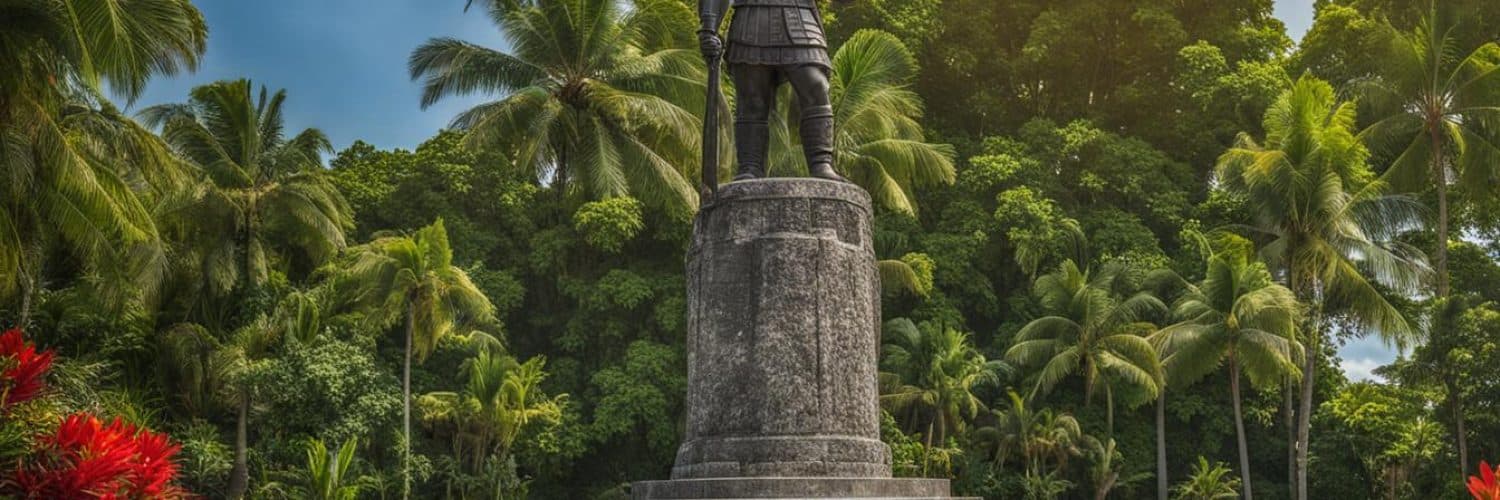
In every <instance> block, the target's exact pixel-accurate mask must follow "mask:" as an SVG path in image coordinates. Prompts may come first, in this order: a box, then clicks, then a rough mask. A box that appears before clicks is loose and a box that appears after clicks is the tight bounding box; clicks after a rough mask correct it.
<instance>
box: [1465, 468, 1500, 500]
mask: <svg viewBox="0 0 1500 500" xmlns="http://www.w3.org/2000/svg"><path fill="white" fill-rule="evenodd" d="M1497 473H1500V467H1495V468H1493V469H1492V468H1490V463H1489V462H1486V461H1480V462H1479V475H1478V476H1469V493H1472V494H1473V495H1474V500H1500V484H1496V483H1495V474H1497Z"/></svg>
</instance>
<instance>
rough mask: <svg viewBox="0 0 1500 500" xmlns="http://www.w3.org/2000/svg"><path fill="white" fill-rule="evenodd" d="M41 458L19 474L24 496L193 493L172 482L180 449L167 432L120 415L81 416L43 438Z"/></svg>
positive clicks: (170, 496)
mask: <svg viewBox="0 0 1500 500" xmlns="http://www.w3.org/2000/svg"><path fill="white" fill-rule="evenodd" d="M40 441H41V448H42V449H41V451H40V453H39V454H38V455H39V458H38V460H36V461H34V462H33V463H31V464H29V465H23V466H21V467H20V468H19V469H18V470H16V473H15V480H14V484H15V485H16V487H17V488H18V489H19V491H17V492H16V493H19V494H20V495H21V496H22V497H23V498H56V499H64V500H71V499H89V500H94V499H100V500H102V499H127V498H128V499H174V498H184V497H187V496H188V495H187V493H186V492H185V491H183V490H182V489H181V488H178V487H177V486H175V485H173V484H172V481H173V480H174V479H176V476H177V465H176V464H175V463H173V462H172V458H173V456H174V455H176V454H177V451H178V450H179V449H180V447H178V446H177V445H174V444H172V443H171V441H170V440H169V439H168V438H167V436H166V435H164V434H157V433H153V432H151V431H149V430H145V429H139V428H137V427H135V426H134V425H131V424H128V423H125V422H123V421H121V420H120V419H118V418H116V419H114V420H112V421H110V422H109V423H108V424H105V423H103V422H100V421H99V419H98V418H95V417H94V416H93V415H87V414H75V415H72V416H69V417H68V418H66V419H64V420H63V422H62V424H61V425H59V426H58V428H57V431H56V432H54V433H52V434H50V435H47V436H43V437H42V438H41V440H40Z"/></svg>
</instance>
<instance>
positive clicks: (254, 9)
mask: <svg viewBox="0 0 1500 500" xmlns="http://www.w3.org/2000/svg"><path fill="white" fill-rule="evenodd" d="M195 3H196V4H197V5H198V8H199V9H201V10H202V11H203V15H204V16H205V17H206V18H207V20H208V28H209V37H208V52H207V54H206V55H205V56H204V60H203V65H202V66H201V67H200V68H199V70H198V72H197V73H194V74H191V75H181V76H178V77H176V78H159V79H156V80H153V81H152V82H151V85H150V86H148V87H147V89H146V93H145V94H144V95H143V96H142V97H141V98H140V99H139V100H137V102H136V103H135V105H134V106H133V108H132V109H133V110H136V109H140V108H142V107H144V106H148V105H151V104H157V103H162V102H182V101H185V100H186V99H187V94H188V91H189V90H190V89H192V88H193V86H196V85H200V84H203V83H208V82H212V81H216V80H222V79H227V78H240V77H248V78H250V79H252V80H254V81H255V83H256V85H260V84H265V85H267V86H269V87H271V88H273V89H275V88H285V89H286V90H287V102H286V106H285V111H286V114H287V126H288V128H290V129H292V130H300V129H302V128H306V127H318V128H321V129H323V131H324V132H326V133H328V135H329V138H330V139H332V141H333V145H334V147H335V148H339V149H342V148H344V147H346V146H348V145H349V144H350V143H352V142H354V140H355V139H363V140H364V141H366V142H369V143H372V144H375V145H376V146H380V147H387V148H388V147H405V148H412V147H415V146H416V145H417V144H419V143H421V142H422V140H424V139H426V138H428V137H431V136H432V135H433V133H435V132H436V131H437V130H438V129H439V128H442V127H443V126H444V125H446V124H447V123H448V120H449V119H451V118H452V117H453V116H454V115H456V114H458V112H459V111H461V110H463V109H466V108H467V107H469V106H472V105H473V104H475V103H478V102H480V101H481V100H482V99H481V98H470V99H451V100H445V101H443V102H441V103H438V104H437V105H435V106H433V107H431V108H428V109H427V110H426V111H423V110H422V109H421V106H420V105H419V98H420V95H421V90H420V88H419V86H418V85H417V83H415V82H412V81H411V80H410V79H409V78H408V77H407V71H406V57H407V55H408V54H410V53H411V50H412V49H413V48H415V47H416V46H418V45H420V44H421V43H422V42H425V41H426V40H427V39H428V38H431V37H437V36H451V37H457V38H461V39H464V40H468V41H471V42H475V43H480V44H485V45H488V46H492V47H498V46H500V45H501V44H502V40H501V38H500V35H499V33H498V32H497V31H496V30H495V28H494V26H493V25H492V24H490V22H489V20H488V19H487V18H486V17H485V15H484V14H483V11H482V10H480V9H474V10H471V11H470V12H468V13H465V12H464V0H383V1H369V0H258V1H246V0H198V1H197V2H195Z"/></svg>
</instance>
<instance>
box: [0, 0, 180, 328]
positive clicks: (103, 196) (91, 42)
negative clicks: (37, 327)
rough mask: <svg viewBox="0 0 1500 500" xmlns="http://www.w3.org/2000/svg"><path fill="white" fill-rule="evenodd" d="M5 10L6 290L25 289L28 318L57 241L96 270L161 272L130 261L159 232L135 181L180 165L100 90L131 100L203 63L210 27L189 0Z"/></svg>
mask: <svg viewBox="0 0 1500 500" xmlns="http://www.w3.org/2000/svg"><path fill="white" fill-rule="evenodd" d="M4 10H5V15H4V16H3V19H0V67H3V68H5V71H4V72H3V74H0V171H3V172H5V174H4V175H0V200H3V201H0V299H11V298H13V297H14V296H15V295H17V294H19V296H20V297H19V299H20V302H21V304H20V308H19V316H20V320H21V323H25V322H26V320H27V316H28V314H29V313H30V309H31V300H32V298H33V296H34V295H35V292H36V289H37V287H38V286H39V285H38V280H39V279H40V276H41V274H42V273H41V269H40V267H41V264H42V260H43V256H44V255H46V254H47V253H48V252H47V249H46V248H44V247H46V246H48V245H49V244H53V243H56V244H61V245H62V247H63V249H64V250H66V251H68V252H71V253H73V254H75V255H76V256H77V257H80V260H81V261H82V262H83V263H85V264H86V265H91V266H93V267H96V268H99V269H104V270H109V269H119V268H121V265H122V264H126V265H129V268H130V269H133V270H141V271H159V270H160V266H159V262H160V261H159V258H155V259H151V261H150V262H147V263H144V264H143V263H141V262H130V261H131V260H132V259H139V256H138V255H131V254H132V253H134V252H136V251H138V250H139V249H140V247H141V246H142V245H147V246H149V245H151V244H153V243H156V242H157V241H158V234H157V231H156V227H155V225H154V224H153V223H152V220H151V217H150V215H149V211H148V210H147V209H146V204H145V203H144V202H143V201H142V200H141V199H140V197H139V195H140V193H139V192H138V187H137V186H135V185H133V184H132V183H131V182H128V181H127V179H128V178H130V177H131V176H130V174H131V173H132V172H150V173H160V171H159V170H158V169H162V168H168V167H172V166H174V164H175V162H174V161H172V159H171V158H170V155H166V154H163V153H164V152H165V148H162V147H160V146H159V144H158V141H157V140H156V139H155V138H154V137H153V136H152V135H151V134H149V133H145V131H144V130H142V129H140V127H135V126H133V125H134V124H133V123H130V122H129V120H127V119H124V118H123V117H121V116H119V114H118V113H117V112H115V110H114V108H113V106H111V105H110V104H109V103H108V101H107V100H106V99H105V98H104V97H102V89H103V88H104V86H105V84H106V83H107V84H108V86H109V87H110V89H112V90H113V91H114V92H115V93H116V94H117V95H119V96H121V97H124V98H125V99H127V100H133V99H134V98H135V97H136V96H139V95H140V93H141V92H142V90H143V89H144V87H145V85H146V82H147V81H149V80H150V79H151V77H153V76H156V75H173V74H176V73H177V72H178V71H180V70H183V69H188V70H192V69H194V68H196V66H197V63H198V58H199V57H200V56H201V55H202V54H203V51H204V48H205V43H206V37H207V27H206V25H205V24H204V22H203V16H202V14H201V13H199V12H198V10H197V9H196V8H194V7H193V5H192V4H191V3H190V2H189V1H188V0H141V1H139V2H131V3H129V4H128V5H127V4H122V3H120V2H112V1H104V0H16V1H12V2H7V3H6V5H5V7H4ZM100 19H109V20H112V21H114V22H98V20H100ZM137 180H144V181H145V182H147V183H153V184H154V183H156V182H158V181H159V179H157V178H156V177H155V176H145V177H143V178H137ZM156 257H159V252H158V253H157V254H156ZM153 267H154V269H152V268H153ZM138 278H144V276H142V277H138Z"/></svg>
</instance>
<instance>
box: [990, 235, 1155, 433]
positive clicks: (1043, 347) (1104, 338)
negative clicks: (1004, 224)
mask: <svg viewBox="0 0 1500 500" xmlns="http://www.w3.org/2000/svg"><path fill="white" fill-rule="evenodd" d="M1123 272H1124V267H1123V266H1122V265H1119V264H1115V263H1110V264H1105V265H1104V266H1102V267H1101V268H1100V269H1099V270H1098V271H1092V270H1085V269H1080V268H1079V267H1078V264H1077V263H1075V262H1074V261H1073V260H1071V259H1070V260H1067V261H1064V262H1063V264H1062V265H1061V266H1059V267H1058V269H1057V271H1055V272H1053V273H1050V274H1047V275H1045V276H1042V277H1040V278H1037V280H1036V283H1035V285H1034V287H1033V288H1034V293H1035V295H1036V296H1037V298H1038V300H1039V301H1040V302H1041V305H1042V307H1043V308H1044V309H1045V310H1046V311H1047V313H1048V314H1049V315H1048V316H1044V317H1041V318H1037V319H1035V320H1032V321H1031V322H1030V323H1028V324H1027V325H1026V326H1025V327H1022V328H1021V331H1020V332H1018V333H1017V334H1016V343H1015V345H1013V346H1011V348H1010V349H1009V350H1007V351H1006V352H1005V359H1006V361H1009V362H1011V363H1014V364H1016V365H1020V366H1034V365H1038V364H1042V365H1043V367H1042V370H1041V372H1040V373H1038V374H1037V376H1036V379H1037V380H1036V385H1035V387H1034V388H1033V389H1032V391H1031V396H1030V398H1033V399H1034V398H1035V397H1036V395H1037V394H1040V393H1046V392H1048V391H1051V390H1052V388H1053V386H1055V385H1057V383H1058V382H1061V381H1062V380H1063V379H1065V378H1067V377H1069V376H1071V375H1073V374H1075V373H1078V372H1079V371H1080V370H1081V371H1082V374H1083V377H1084V402H1085V403H1088V402H1090V401H1092V400H1093V397H1094V391H1095V389H1096V388H1097V387H1098V386H1099V385H1101V383H1102V385H1103V386H1104V393H1105V402H1106V404H1107V409H1106V426H1107V428H1108V429H1109V433H1110V434H1113V433H1114V391H1113V388H1112V382H1114V381H1118V382H1121V383H1125V384H1130V385H1132V386H1134V387H1137V388H1140V389H1141V390H1143V391H1145V393H1146V394H1147V395H1148V396H1150V397H1151V398H1152V399H1155V398H1156V396H1157V394H1158V392H1159V391H1160V390H1161V387H1162V370H1161V363H1160V361H1159V360H1158V359H1157V357H1156V351H1155V350H1153V349H1152V348H1151V344H1150V343H1149V342H1147V341H1146V339H1145V338H1144V337H1143V335H1142V334H1145V333H1150V332H1152V331H1154V330H1155V329H1156V327H1155V325H1153V324H1151V323H1149V322H1146V321H1143V318H1145V317H1147V316H1148V315H1152V314H1155V313H1158V312H1163V311H1165V310H1166V308H1167V306H1166V304H1163V303H1162V302H1161V300H1160V299H1157V298H1156V297H1155V296H1153V295H1152V294H1150V293H1146V292H1140V293H1136V294H1134V295H1131V296H1129V297H1126V298H1121V297H1120V294H1118V293H1116V290H1118V289H1120V288H1121V287H1122V285H1121V283H1123V280H1124V278H1123V276H1122V273H1123Z"/></svg>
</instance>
